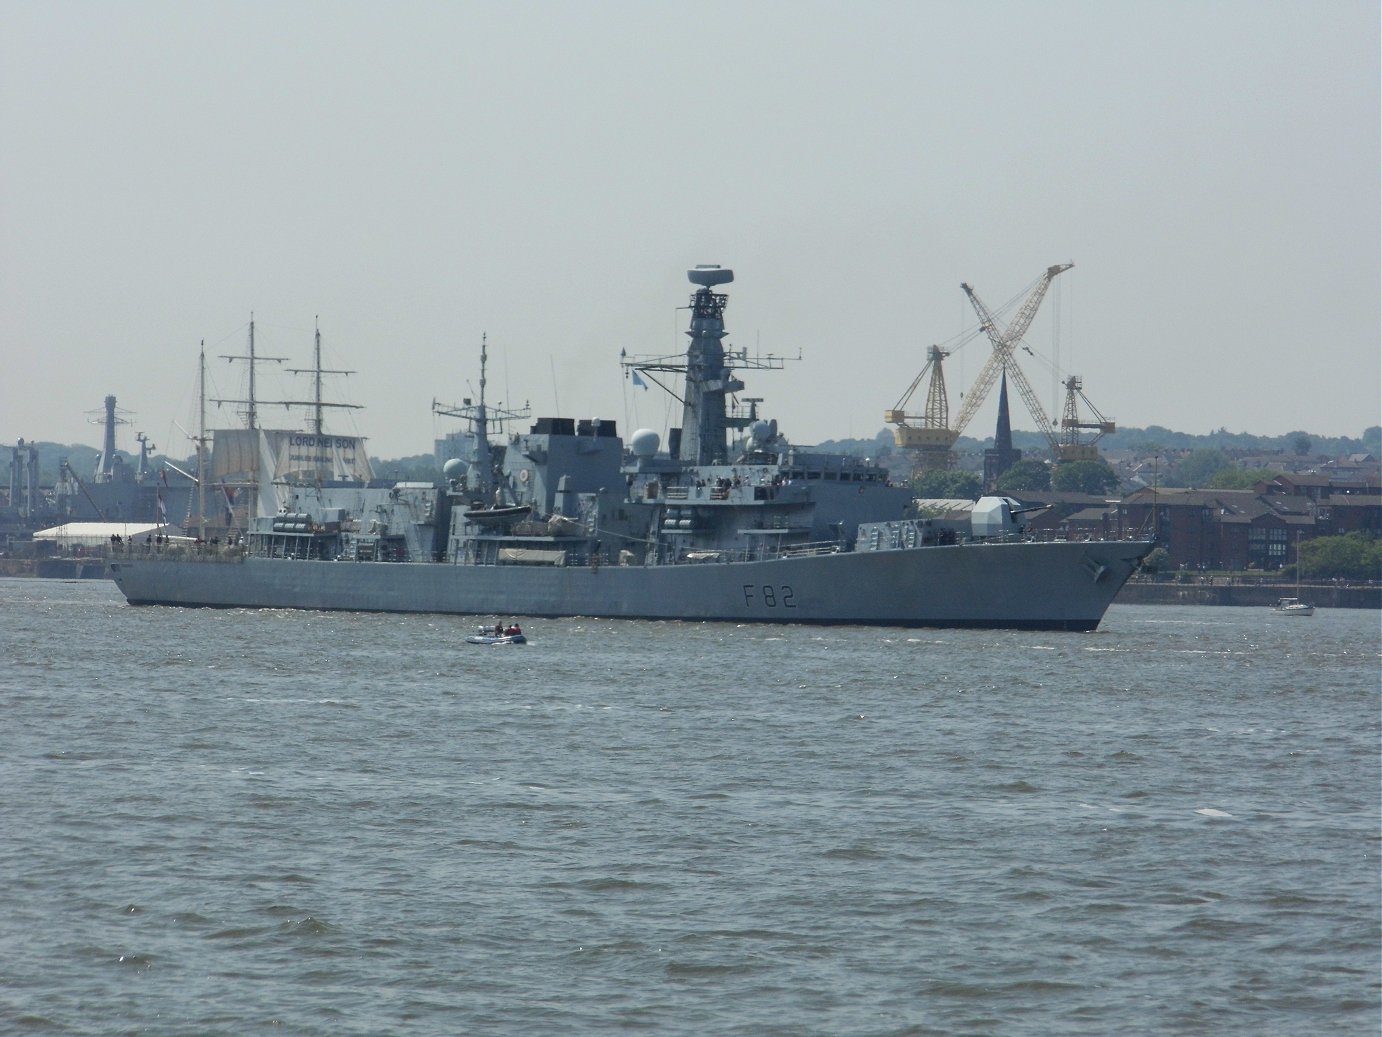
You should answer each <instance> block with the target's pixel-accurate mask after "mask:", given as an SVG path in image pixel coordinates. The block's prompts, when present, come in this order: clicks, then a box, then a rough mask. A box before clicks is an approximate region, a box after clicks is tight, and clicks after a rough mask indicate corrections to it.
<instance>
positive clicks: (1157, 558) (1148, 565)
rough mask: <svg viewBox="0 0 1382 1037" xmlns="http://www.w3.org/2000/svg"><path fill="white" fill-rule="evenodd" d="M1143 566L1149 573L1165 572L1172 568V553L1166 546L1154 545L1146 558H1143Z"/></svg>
mask: <svg viewBox="0 0 1382 1037" xmlns="http://www.w3.org/2000/svg"><path fill="white" fill-rule="evenodd" d="M1142 568H1143V569H1145V570H1146V571H1147V572H1149V573H1159V572H1165V571H1167V570H1169V569H1170V568H1171V553H1170V552H1169V551H1167V550H1166V548H1164V547H1154V548H1152V551H1151V553H1150V554H1148V555H1147V557H1146V558H1144V559H1142Z"/></svg>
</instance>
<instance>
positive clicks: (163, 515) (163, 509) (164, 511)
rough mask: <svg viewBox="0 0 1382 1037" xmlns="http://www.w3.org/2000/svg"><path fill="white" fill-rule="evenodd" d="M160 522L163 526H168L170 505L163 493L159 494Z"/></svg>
mask: <svg viewBox="0 0 1382 1037" xmlns="http://www.w3.org/2000/svg"><path fill="white" fill-rule="evenodd" d="M158 521H159V522H161V523H162V524H163V525H165V526H166V525H167V524H168V505H167V504H166V503H165V502H164V500H163V491H162V490H160V491H159V494H158Z"/></svg>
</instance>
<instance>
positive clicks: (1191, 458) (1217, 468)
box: [1167, 448, 1233, 486]
mask: <svg viewBox="0 0 1382 1037" xmlns="http://www.w3.org/2000/svg"><path fill="white" fill-rule="evenodd" d="M1232 464H1233V462H1232V461H1230V460H1229V459H1228V455H1227V454H1225V453H1224V452H1223V451H1222V450H1217V449H1214V448H1208V449H1200V450H1192V451H1190V453H1188V454H1187V455H1186V456H1185V458H1184V459H1183V460H1182V461H1181V463H1180V464H1178V465H1176V470H1175V472H1174V473H1173V478H1174V479H1175V482H1174V483H1173V482H1171V480H1169V479H1168V480H1167V485H1179V486H1208V485H1209V480H1210V479H1211V478H1213V477H1214V474H1215V473H1216V472H1221V471H1223V470H1224V469H1225V468H1229V467H1232Z"/></svg>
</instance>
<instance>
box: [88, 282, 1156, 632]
mask: <svg viewBox="0 0 1382 1037" xmlns="http://www.w3.org/2000/svg"><path fill="white" fill-rule="evenodd" d="M688 277H689V279H690V281H691V283H692V284H693V285H695V290H694V293H693V294H692V296H691V305H690V313H691V318H690V326H689V328H688V330H687V332H686V334H687V336H688V338H689V345H688V348H687V350H686V352H685V353H684V354H677V355H673V356H667V357H653V358H642V359H639V358H628V357H624V358H623V359H622V363H623V364H624V365H625V368H626V375H628V376H629V377H631V379H632V380H633V381H635V382H638V383H639V384H646V382H647V381H650V380H651V381H656V382H657V383H658V384H659V385H664V384H665V383H667V382H672V383H674V384H676V385H679V386H680V393H679V396H680V398H681V401H682V421H681V425H680V426H679V427H675V428H671V429H669V430H668V431H667V442H666V444H665V446H664V444H663V443H662V437H661V436H660V435H659V434H658V433H657V432H655V431H653V430H650V429H639V430H637V431H635V432H634V433H633V435H632V436H630V437H629V440H628V442H627V443H625V441H624V440H623V439H622V438H621V437H620V436H619V435H618V432H617V428H616V425H615V423H614V422H613V421H608V420H598V419H589V420H574V419H571V418H560V417H546V418H542V417H540V418H537V419H535V420H532V421H531V424H530V425H529V426H528V431H526V432H516V433H511V434H507V435H506V436H504V437H501V441H500V442H498V443H495V442H492V441H491V432H490V427H491V425H492V424H495V425H501V426H502V425H504V424H506V423H512V422H514V421H519V420H526V419H527V415H526V414H519V413H518V412H513V411H498V410H495V409H492V408H490V407H488V406H487V404H486V402H485V397H484V364H485V354H484V350H483V347H482V353H481V381H480V395H479V398H478V401H477V402H472V401H471V400H467V401H466V403H465V404H464V405H463V406H462V407H460V408H456V409H453V410H447V411H445V413H449V414H455V415H458V416H461V417H464V418H465V419H467V420H468V421H469V422H470V425H471V435H470V436H469V437H468V440H467V441H468V443H469V444H470V447H469V450H468V455H469V456H467V457H463V458H456V459H452V460H450V461H448V462H447V463H446V465H445V466H444V469H443V472H444V475H445V480H444V482H443V484H440V485H434V484H430V483H409V482H397V483H380V482H379V481H377V480H373V479H367V478H340V477H331V476H332V475H333V473H330V472H328V473H322V472H318V471H315V470H314V468H313V463H314V462H313V463H304V462H312V458H313V456H315V455H317V454H320V455H322V456H321V459H322V460H329V459H330V458H329V457H328V456H327V455H329V453H330V452H331V451H332V450H333V449H335V444H334V443H333V442H332V441H331V437H329V436H325V435H324V434H320V429H318V434H317V435H315V436H313V437H308V438H311V439H313V442H311V443H298V444H293V443H291V442H290V443H288V444H287V446H288V447H289V448H293V449H288V450H287V451H286V452H285V454H284V456H285V457H290V458H291V457H293V456H294V455H296V459H297V464H296V467H295V466H294V465H293V464H289V463H287V462H286V461H284V462H282V463H278V464H274V463H272V462H273V458H272V456H271V455H272V454H273V451H272V450H271V449H270V445H269V444H268V443H267V441H266V442H255V443H253V445H252V446H251V447H250V448H251V449H253V450H255V452H256V453H257V454H258V455H259V456H260V457H261V458H262V459H263V460H264V465H263V467H262V468H261V469H260V471H259V475H258V479H259V485H258V493H257V500H258V508H257V512H258V513H257V515H255V516H254V517H252V518H250V519H248V520H247V521H248V528H247V529H246V530H245V533H244V535H243V537H238V538H233V541H234V542H230V543H222V542H202V543H197V544H175V543H170V544H162V545H156V546H155V547H154V548H152V549H150V548H147V547H140V548H136V549H134V550H132V551H130V552H129V556H128V557H124V558H120V559H118V560H116V561H115V562H113V563H112V565H111V570H112V575H113V577H114V580H115V582H116V584H117V586H118V587H119V588H120V590H121V591H122V592H123V593H124V595H125V597H126V598H127V599H128V600H129V601H130V603H131V604H135V605H182V606H212V607H236V608H246V607H248V608H298V609H348V610H361V611H379V612H433V613H453V614H464V615H483V616H493V615H495V614H503V615H510V616H515V615H521V616H528V617H557V616H591V617H608V618H625V619H660V620H715V621H726V622H767V623H816V624H873V625H886V626H897V627H1007V628H1027V629H1045V630H1092V629H1094V628H1095V627H1097V626H1098V624H1099V622H1100V620H1101V619H1102V617H1103V615H1104V613H1105V611H1106V610H1107V608H1108V606H1109V603H1110V602H1112V601H1113V598H1114V596H1115V595H1116V594H1117V593H1118V590H1119V589H1120V588H1121V587H1122V586H1123V584H1124V582H1125V581H1126V580H1127V579H1128V577H1129V576H1130V575H1131V574H1132V573H1133V571H1134V570H1135V569H1136V568H1137V566H1138V563H1139V561H1140V560H1141V558H1142V557H1143V556H1144V555H1146V554H1147V552H1148V551H1150V550H1151V548H1152V546H1153V545H1152V542H1151V541H1150V540H1105V541H1093V540H1090V541H1041V542H1038V541H1035V540H1033V539H1030V538H1029V537H1027V536H1025V535H1024V529H1023V524H1022V508H1021V506H1020V505H1019V504H1018V502H1016V501H1015V500H1012V499H1010V498H1007V497H984V498H982V499H981V500H980V501H979V502H978V503H977V504H976V505H975V507H974V509H973V512H972V514H971V515H970V516H969V517H968V518H967V519H966V520H964V521H954V520H949V521H948V520H944V519H939V518H934V517H927V516H925V515H923V514H920V513H918V511H917V510H916V503H915V501H914V500H913V497H912V493H911V491H910V488H908V487H907V486H897V485H893V484H892V483H891V482H890V481H889V477H888V472H887V470H886V469H885V468H883V467H882V466H880V465H877V464H875V463H872V462H871V461H869V460H866V459H864V458H860V457H854V456H849V455H841V454H832V453H824V452H818V451H813V450H810V449H803V448H798V447H796V446H794V445H793V444H792V443H791V442H790V441H789V440H788V439H787V437H786V436H785V435H784V434H783V433H782V432H780V431H779V429H778V427H777V423H776V421H774V420H771V419H769V418H766V417H764V416H762V415H761V414H760V413H759V404H760V403H761V402H762V401H761V399H759V398H750V397H741V396H740V395H739V394H740V392H741V390H743V389H744V387H745V386H744V382H743V381H741V380H740V378H739V377H738V375H739V373H741V372H744V371H747V370H749V369H754V368H759V369H762V368H772V367H777V366H781V362H780V361H776V360H775V359H774V358H770V357H769V358H763V357H753V358H751V357H749V356H748V355H747V352H746V351H734V350H727V349H726V346H725V338H726V336H727V334H728V333H727V331H726V330H725V323H724V314H725V308H726V306H727V303H728V296H727V295H726V294H724V293H723V292H720V291H716V289H717V288H720V287H721V286H723V285H726V284H729V283H730V282H732V281H733V279H734V275H733V272H732V271H731V270H729V269H724V268H721V267H717V266H702V267H697V268H695V269H693V270H691V271H689V272H688ZM434 406H436V405H435V404H434ZM247 438H248V439H249V440H254V439H255V434H254V433H253V429H251V430H250V432H249V433H248V434H247ZM259 438H263V437H262V436H260V437H259ZM304 455H307V456H306V457H304ZM335 467H336V469H337V470H336V472H335V473H334V474H335V475H336V476H339V475H340V474H341V473H340V471H339V468H340V466H339V465H336V466H335Z"/></svg>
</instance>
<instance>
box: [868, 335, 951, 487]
mask: <svg viewBox="0 0 1382 1037" xmlns="http://www.w3.org/2000/svg"><path fill="white" fill-rule="evenodd" d="M949 355H950V354H949V353H947V352H946V351H945V350H943V349H941V347H940V346H932V347H931V350H930V353H929V355H928V356H927V359H926V365H925V366H924V367H923V368H922V369H921V373H920V374H918V375H917V376H916V378H914V379H913V380H912V384H911V385H909V386H908V387H907V391H906V392H905V393H903V394H902V399H900V400H898V401H897V406H896V407H894V408H893V409H892V410H887V411H884V412H883V420H884V421H886V422H888V423H889V424H891V425H896V426H897V428H895V429H894V430H893V442H894V443H896V444H897V445H898V446H899V447H901V448H902V449H904V450H911V451H914V453H915V461H914V463H913V465H912V468H913V470H914V471H923V472H925V471H932V470H934V469H946V468H949V467H950V466H951V464H952V463H953V461H954V457H953V455H952V454H951V449H950V448H951V447H953V446H954V445H955V439H956V436H958V433H957V432H954V431H952V430H951V428H950V404H949V402H947V400H946V395H945V371H944V369H943V368H942V364H941V362H942V361H943V360H944V359H945V358H946V357H948V356H949ZM928 371H929V372H930V374H931V380H930V383H929V385H928V387H927V390H926V411H925V413H924V414H908V413H907V401H908V400H910V399H911V398H912V394H913V393H915V392H916V391H917V388H918V387H919V386H920V385H921V383H922V381H923V380H924V379H925V378H926V374H927V372H928Z"/></svg>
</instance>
